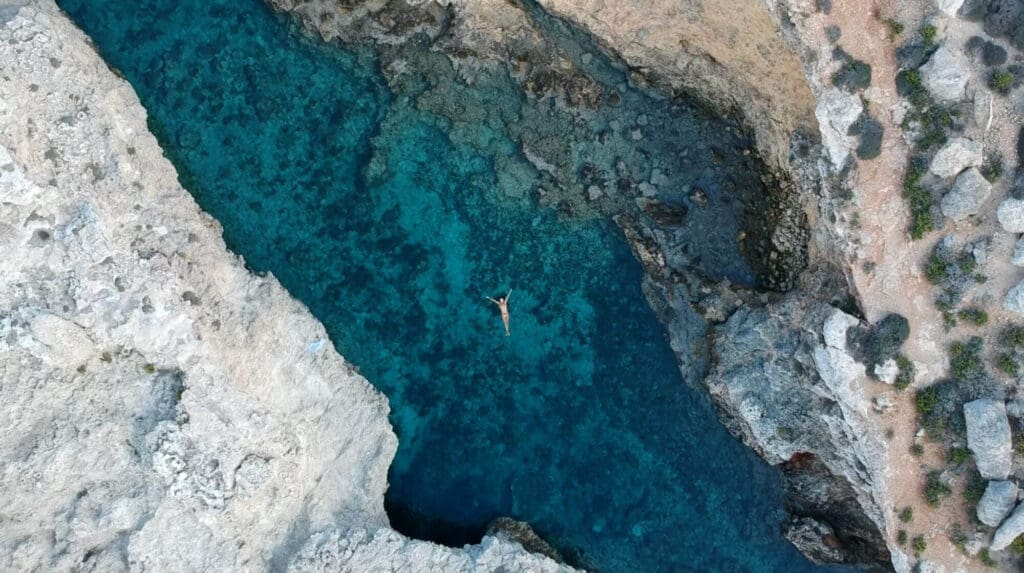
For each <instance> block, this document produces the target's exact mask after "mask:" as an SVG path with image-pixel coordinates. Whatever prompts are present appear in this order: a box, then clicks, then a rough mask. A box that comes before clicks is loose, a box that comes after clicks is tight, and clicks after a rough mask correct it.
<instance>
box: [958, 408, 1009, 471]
mask: <svg viewBox="0 0 1024 573" xmlns="http://www.w3.org/2000/svg"><path fill="white" fill-rule="evenodd" d="M964 421H965V422H966V424H967V447H968V448H970V449H971V451H972V452H974V461H975V463H976V464H977V466H978V473H980V474H981V477H983V478H985V479H995V480H1005V479H1006V477H1007V476H1008V475H1010V457H1011V455H1012V444H1011V442H1010V422H1009V420H1008V419H1007V417H1006V404H1004V403H1003V402H1002V401H1001V400H989V399H982V400H974V401H973V402H968V403H966V404H964Z"/></svg>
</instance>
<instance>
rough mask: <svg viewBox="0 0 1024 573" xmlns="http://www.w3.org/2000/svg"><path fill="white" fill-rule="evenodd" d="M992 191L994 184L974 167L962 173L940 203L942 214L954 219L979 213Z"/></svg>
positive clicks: (957, 219)
mask: <svg viewBox="0 0 1024 573" xmlns="http://www.w3.org/2000/svg"><path fill="white" fill-rule="evenodd" d="M991 192H992V184H991V183H989V182H988V180H987V179H985V177H984V176H982V174H981V173H980V172H979V171H978V170H977V169H976V168H974V167H971V168H970V169H968V170H967V171H964V172H963V173H961V174H960V175H959V176H958V177H957V178H956V181H955V182H954V183H953V187H952V188H951V189H950V190H949V191H947V192H946V194H945V195H943V197H942V201H941V202H940V203H939V208H940V209H941V210H942V214H943V215H944V216H946V217H949V218H950V219H952V220H954V221H959V220H961V219H964V218H967V217H969V216H971V215H977V214H978V212H979V211H981V206H982V205H983V204H984V203H985V200H986V199H988V196H989V194H990V193H991Z"/></svg>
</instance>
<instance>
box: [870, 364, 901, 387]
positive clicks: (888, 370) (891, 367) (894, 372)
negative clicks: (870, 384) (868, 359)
mask: <svg viewBox="0 0 1024 573" xmlns="http://www.w3.org/2000/svg"><path fill="white" fill-rule="evenodd" d="M899 374H900V367H899V365H897V364H896V360H895V359H893V358H890V359H888V360H886V361H885V362H883V363H881V364H879V365H877V366H875V376H876V377H877V378H878V379H879V380H880V381H882V382H885V383H886V384H892V383H893V382H895V381H896V377H897V376H899Z"/></svg>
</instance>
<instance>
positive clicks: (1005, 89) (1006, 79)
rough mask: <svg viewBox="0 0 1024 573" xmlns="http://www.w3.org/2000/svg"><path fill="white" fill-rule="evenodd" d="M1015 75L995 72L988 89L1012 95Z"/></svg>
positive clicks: (1002, 71)
mask: <svg viewBox="0 0 1024 573" xmlns="http://www.w3.org/2000/svg"><path fill="white" fill-rule="evenodd" d="M1013 80H1014V78H1013V74H1011V73H1010V72H1008V71H1006V70H993V72H992V75H991V76H989V78H988V87H990V88H992V91H994V92H997V93H1000V94H1002V95H1006V94H1008V93H1010V90H1011V89H1012V88H1013Z"/></svg>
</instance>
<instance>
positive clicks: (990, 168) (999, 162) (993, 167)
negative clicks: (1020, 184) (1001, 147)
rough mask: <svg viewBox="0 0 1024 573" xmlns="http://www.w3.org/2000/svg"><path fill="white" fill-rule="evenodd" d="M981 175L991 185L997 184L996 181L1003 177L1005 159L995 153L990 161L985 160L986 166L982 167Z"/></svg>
mask: <svg viewBox="0 0 1024 573" xmlns="http://www.w3.org/2000/svg"><path fill="white" fill-rule="evenodd" d="M979 171H981V175H982V176H983V177H984V178H985V179H987V180H988V182H989V183H995V182H996V179H999V178H1000V177H1001V176H1002V175H1003V157H1002V155H999V153H998V152H997V153H993V154H992V155H991V156H990V157H989V158H988V159H986V160H985V164H984V165H982V166H981V169H979Z"/></svg>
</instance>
